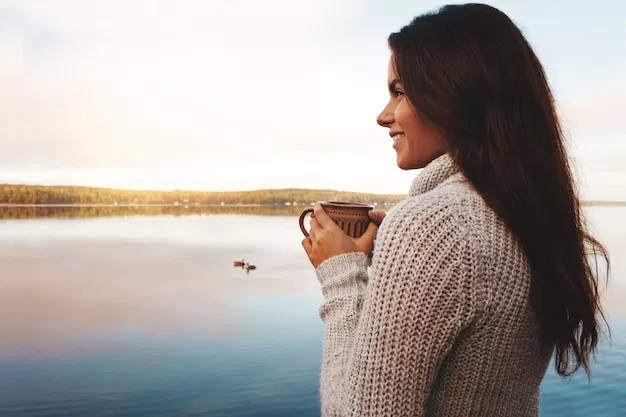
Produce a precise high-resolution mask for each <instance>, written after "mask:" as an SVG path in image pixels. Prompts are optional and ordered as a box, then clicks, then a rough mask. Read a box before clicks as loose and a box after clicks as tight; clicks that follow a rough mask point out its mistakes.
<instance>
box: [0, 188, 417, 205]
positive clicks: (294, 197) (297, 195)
mask: <svg viewBox="0 0 626 417" xmlns="http://www.w3.org/2000/svg"><path fill="white" fill-rule="evenodd" d="M404 197H405V196H403V195H398V194H373V193H356V192H347V191H336V190H310V189H298V188H290V189H268V190H255V191H185V190H173V191H149V190H145V191H144V190H121V189H112V188H95V187H78V186H40V185H13V184H1V185H0V204H16V205H32V204H66V205H78V204H81V205H89V204H111V205H138V204H154V205H161V204H163V205H186V206H190V205H238V204H242V205H243V204H254V205H310V204H311V203H313V202H316V201H322V200H335V201H352V202H361V203H370V204H371V203H377V204H381V205H393V204H395V203H397V202H398V201H400V200H402V199H403V198H404Z"/></svg>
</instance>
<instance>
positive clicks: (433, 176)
mask: <svg viewBox="0 0 626 417" xmlns="http://www.w3.org/2000/svg"><path fill="white" fill-rule="evenodd" d="M457 172H459V167H458V166H457V165H456V163H455V162H454V161H453V160H452V157H451V156H450V155H449V154H448V153H444V154H443V155H440V156H438V157H437V158H435V159H433V160H432V161H430V163H429V164H428V165H426V166H425V167H424V168H423V169H422V170H421V171H420V173H419V174H417V177H415V179H414V180H413V183H412V184H411V188H410V189H409V197H411V196H416V195H419V194H424V193H426V192H428V191H430V190H432V189H433V188H435V187H437V186H438V185H439V184H441V183H442V182H444V181H445V180H447V179H448V178H450V177H451V176H452V175H454V174H456V173H457Z"/></svg>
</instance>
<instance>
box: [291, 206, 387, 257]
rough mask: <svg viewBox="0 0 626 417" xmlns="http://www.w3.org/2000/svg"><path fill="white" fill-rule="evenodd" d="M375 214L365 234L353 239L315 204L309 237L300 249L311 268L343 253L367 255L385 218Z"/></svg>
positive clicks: (383, 215)
mask: <svg viewBox="0 0 626 417" xmlns="http://www.w3.org/2000/svg"><path fill="white" fill-rule="evenodd" d="M375 213H376V214H375ZM375 213H371V215H370V218H371V219H372V221H371V222H370V224H369V226H368V227H367V229H366V230H365V233H363V235H362V236H361V237H359V238H357V239H354V238H352V237H350V236H348V235H347V234H346V233H345V232H344V231H343V230H342V229H341V228H340V227H339V226H338V225H337V223H335V222H334V221H333V219H332V218H331V217H330V216H329V215H328V214H326V212H325V211H324V209H323V208H322V206H321V205H320V204H319V203H317V204H315V206H314V210H313V214H312V216H311V231H310V232H309V237H307V238H305V239H303V240H302V247H304V250H305V252H306V254H307V256H308V257H309V260H310V261H311V264H312V265H313V267H314V268H317V267H318V266H320V265H321V264H322V262H324V261H325V260H327V259H330V258H332V257H333V256H337V255H342V254H344V253H351V252H362V253H365V254H368V253H369V252H370V251H371V250H372V244H373V243H374V237H375V236H376V232H377V231H378V224H380V222H381V221H382V219H383V217H385V214H384V213H383V212H380V211H379V212H375ZM381 213H382V214H381ZM372 217H373V218H372Z"/></svg>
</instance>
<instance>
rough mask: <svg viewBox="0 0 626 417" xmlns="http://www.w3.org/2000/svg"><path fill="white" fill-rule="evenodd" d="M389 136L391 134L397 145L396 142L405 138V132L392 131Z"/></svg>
mask: <svg viewBox="0 0 626 417" xmlns="http://www.w3.org/2000/svg"><path fill="white" fill-rule="evenodd" d="M389 136H391V139H392V140H393V144H394V145H395V144H396V143H398V142H400V141H401V140H402V139H404V132H390V133H389Z"/></svg>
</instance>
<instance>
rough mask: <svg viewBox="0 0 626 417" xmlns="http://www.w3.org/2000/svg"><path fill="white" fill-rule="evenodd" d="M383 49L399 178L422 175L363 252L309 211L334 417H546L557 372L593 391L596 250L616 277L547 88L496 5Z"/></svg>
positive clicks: (445, 17) (424, 22)
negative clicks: (588, 383)
mask: <svg viewBox="0 0 626 417" xmlns="http://www.w3.org/2000/svg"><path fill="white" fill-rule="evenodd" d="M389 45H390V49H391V59H390V62H389V69H388V74H389V75H388V78H389V79H388V85H389V94H390V100H389V103H388V104H387V106H386V107H385V108H384V110H383V111H382V113H381V114H380V115H379V116H378V119H377V121H378V123H379V124H380V125H381V126H383V127H386V128H388V129H389V134H390V135H391V137H392V139H393V147H394V148H395V150H396V152H397V164H398V166H399V167H400V168H402V169H405V170H408V169H417V168H424V169H423V170H422V171H420V172H419V174H418V175H417V177H416V179H415V180H414V182H413V184H412V185H411V188H410V191H409V195H408V198H406V199H405V200H403V201H402V202H400V203H398V204H397V205H396V206H394V207H393V209H392V210H391V211H390V212H389V213H388V215H387V216H386V217H385V218H384V220H383V221H382V223H381V224H380V226H379V227H378V228H377V226H376V225H375V223H372V224H371V225H370V228H369V229H368V231H367V232H366V233H365V235H363V236H362V237H361V238H359V239H351V238H349V237H348V236H346V235H345V234H344V233H343V232H342V231H341V229H339V227H338V226H337V225H336V224H335V223H333V221H332V220H331V219H330V218H329V217H328V215H327V214H326V213H324V211H323V209H322V208H321V207H320V206H319V204H318V205H316V207H315V212H314V217H313V219H312V221H311V233H310V237H309V238H307V239H305V240H303V242H302V244H303V246H304V249H305V251H306V253H307V255H308V256H309V259H310V260H311V263H312V264H313V266H314V267H315V268H316V275H317V277H318V279H319V280H320V282H321V284H322V292H323V294H324V303H323V305H322V307H321V309H320V315H321V318H322V319H323V321H324V323H325V334H324V359H323V364H322V373H321V403H322V404H321V407H322V415H323V416H341V417H346V416H360V417H366V416H379V417H380V416H390V417H391V416H393V417H402V416H424V415H429V416H446V417H454V416H481V417H488V416H494V417H495V416H498V417H501V416H508V417H511V416H537V415H538V403H539V399H538V397H539V385H540V383H541V381H542V378H543V376H544V374H545V372H546V370H547V367H548V365H549V362H550V359H551V357H552V355H553V354H554V357H555V366H556V369H557V371H558V373H559V374H560V375H562V376H567V375H570V374H571V373H572V372H573V371H575V370H577V369H579V368H580V367H582V368H584V370H585V371H586V372H587V374H589V362H590V357H591V355H592V354H593V353H594V351H595V348H596V344H597V342H598V338H599V334H600V332H601V328H600V321H599V317H600V316H602V312H601V310H600V305H599V298H598V290H597V277H595V276H594V275H593V273H592V270H593V268H592V266H591V265H590V260H588V259H587V258H586V249H588V248H591V249H593V251H594V253H595V254H601V255H602V256H603V257H604V258H605V259H606V261H607V262H608V257H607V254H606V251H605V249H604V248H603V247H602V245H601V244H600V243H598V242H597V241H596V240H595V239H594V238H593V237H591V236H590V235H589V234H588V233H587V231H586V229H585V223H584V220H583V217H582V213H581V210H580V207H579V202H578V199H577V194H576V190H575V187H574V183H573V180H572V174H571V171H570V167H569V164H568V160H567V155H566V152H565V148H564V144H563V135H562V132H561V129H560V127H559V122H558V120H557V116H556V114H555V108H554V103H553V100H552V95H551V92H550V89H549V87H548V83H547V81H546V77H545V74H544V71H543V69H542V66H541V64H540V62H539V60H538V59H537V57H536V56H535V54H534V53H533V51H532V49H531V47H530V46H529V44H528V42H527V41H526V39H525V38H524V36H523V35H522V34H521V33H520V31H519V29H518V28H517V27H516V26H515V25H514V24H513V22H511V20H510V19H509V18H508V17H507V16H506V15H505V14H503V13H502V12H500V11H499V10H497V9H495V8H493V7H489V6H485V5H477V4H468V5H456V6H446V7H444V8H442V9H440V10H439V11H437V12H435V13H429V14H425V15H422V16H419V17H417V18H416V19H415V20H413V22H412V23H411V24H409V25H408V26H406V27H404V28H403V29H402V30H400V31H399V32H398V33H393V34H392V35H391V36H390V37H389ZM376 216H380V213H377V214H376V215H375V216H372V217H373V218H375V217H376ZM377 229H378V230H377ZM374 236H376V245H375V246H376V249H375V250H374V251H373V255H372V260H371V265H370V263H369V261H368V255H367V254H368V252H369V251H370V249H371V248H372V244H373V239H374ZM602 317H603V316H602Z"/></svg>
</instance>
